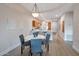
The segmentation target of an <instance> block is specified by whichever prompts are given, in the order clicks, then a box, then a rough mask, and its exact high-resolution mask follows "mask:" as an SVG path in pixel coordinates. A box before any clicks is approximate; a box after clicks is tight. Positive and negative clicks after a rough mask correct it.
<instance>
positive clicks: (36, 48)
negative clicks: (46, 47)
mask: <svg viewBox="0 0 79 59" xmlns="http://www.w3.org/2000/svg"><path fill="white" fill-rule="evenodd" d="M30 43H31V55H33V54H40V55H42V53H43V51H42V41H41V39H31V41H30Z"/></svg>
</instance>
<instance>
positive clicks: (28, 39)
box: [24, 34, 46, 45]
mask: <svg viewBox="0 0 79 59" xmlns="http://www.w3.org/2000/svg"><path fill="white" fill-rule="evenodd" d="M24 39H25V40H24V41H25V42H26V44H27V45H30V40H32V39H41V41H42V44H44V42H45V39H46V36H45V35H41V34H39V35H38V36H36V37H34V35H32V34H30V35H25V36H24Z"/></svg>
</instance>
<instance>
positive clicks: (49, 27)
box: [48, 22, 51, 30]
mask: <svg viewBox="0 0 79 59" xmlns="http://www.w3.org/2000/svg"><path fill="white" fill-rule="evenodd" d="M48 30H51V22H48Z"/></svg>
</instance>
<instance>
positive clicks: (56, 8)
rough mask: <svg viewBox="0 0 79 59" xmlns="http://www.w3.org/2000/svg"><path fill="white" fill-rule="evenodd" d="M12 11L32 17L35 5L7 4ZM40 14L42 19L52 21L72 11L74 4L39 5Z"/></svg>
mask: <svg viewBox="0 0 79 59" xmlns="http://www.w3.org/2000/svg"><path fill="white" fill-rule="evenodd" d="M5 5H7V6H8V7H10V8H11V9H12V10H15V11H18V12H20V13H22V14H23V13H26V14H27V13H29V14H30V16H32V15H31V13H32V9H33V7H34V3H16V4H11V3H10V4H5ZM37 6H38V8H39V12H40V17H39V18H40V19H43V20H44V19H52V18H55V17H60V16H61V15H63V14H64V13H66V12H71V11H72V6H73V4H72V3H37Z"/></svg>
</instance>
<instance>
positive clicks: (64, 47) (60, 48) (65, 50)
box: [6, 35, 79, 56]
mask: <svg viewBox="0 0 79 59" xmlns="http://www.w3.org/2000/svg"><path fill="white" fill-rule="evenodd" d="M16 49H17V48H16ZM13 51H15V50H13ZM28 51H29V47H26V49H25V50H24V53H23V55H22V56H28V55H29V52H28ZM15 53H17V51H15ZM6 55H12V51H11V52H10V54H9V53H8V54H6ZM43 56H79V54H78V53H77V52H76V51H75V50H73V48H72V47H71V46H69V44H66V43H65V42H64V40H63V39H62V38H61V37H60V36H59V35H54V36H53V40H52V41H50V44H49V52H47V51H46V48H45V46H43Z"/></svg>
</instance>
